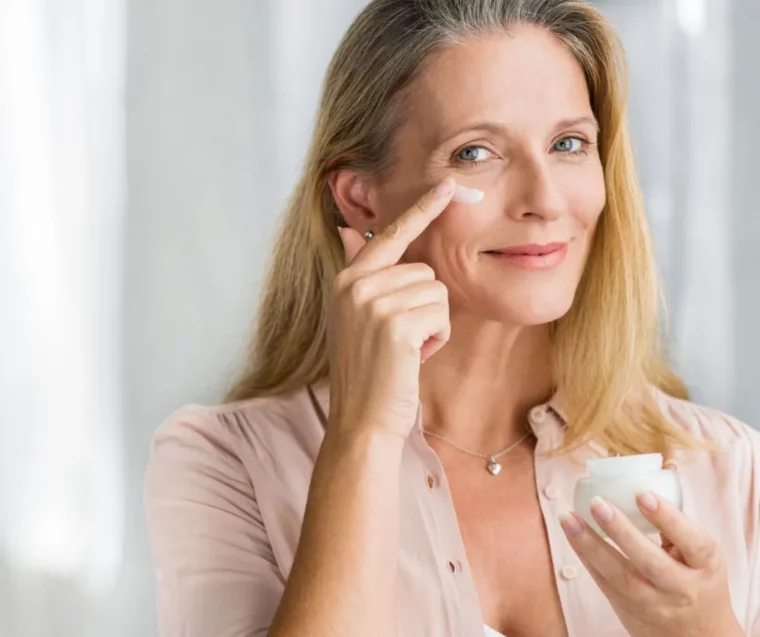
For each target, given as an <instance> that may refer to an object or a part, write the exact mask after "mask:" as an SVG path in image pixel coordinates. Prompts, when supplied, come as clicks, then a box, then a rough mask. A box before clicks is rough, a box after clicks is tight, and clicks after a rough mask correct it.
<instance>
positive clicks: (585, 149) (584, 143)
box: [452, 135, 595, 168]
mask: <svg viewBox="0 0 760 637" xmlns="http://www.w3.org/2000/svg"><path fill="white" fill-rule="evenodd" d="M568 139H577V140H578V141H579V142H580V143H581V147H580V148H579V149H578V150H575V151H572V152H562V151H557V152H559V153H560V154H562V155H570V156H571V157H583V156H585V155H588V153H589V151H590V149H591V147H592V146H595V144H594V143H593V142H590V141H588V140H586V139H584V138H583V137H578V136H577V135H568V136H566V137H563V138H561V139H558V140H557V141H556V142H555V144H554V145H553V146H552V148H555V147H556V146H557V144H559V143H560V142H563V141H565V140H568ZM475 148H482V149H483V150H485V151H486V152H488V153H490V154H491V155H493V154H494V153H492V152H491V151H490V150H488V148H486V147H485V146H482V145H480V144H473V145H472V146H465V147H464V148H462V149H460V150H458V151H457V152H456V153H454V157H453V158H452V161H453V163H454V164H455V165H457V166H460V167H462V168H474V167H475V166H479V165H480V164H484V163H485V162H486V161H488V160H487V159H485V160H480V161H467V160H465V159H459V155H461V154H462V153H463V152H464V151H466V150H472V149H475Z"/></svg>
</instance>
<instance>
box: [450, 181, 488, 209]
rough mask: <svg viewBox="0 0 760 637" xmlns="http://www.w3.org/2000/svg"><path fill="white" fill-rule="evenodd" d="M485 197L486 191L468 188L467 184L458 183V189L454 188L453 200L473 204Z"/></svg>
mask: <svg viewBox="0 0 760 637" xmlns="http://www.w3.org/2000/svg"><path fill="white" fill-rule="evenodd" d="M483 197H485V193H484V192H483V191H482V190H478V189H477V188H467V187H466V186H462V185H461V184H457V186H456V189H455V190H454V196H453V197H452V199H451V200H452V201H456V202H457V203H464V204H472V203H478V202H480V201H483Z"/></svg>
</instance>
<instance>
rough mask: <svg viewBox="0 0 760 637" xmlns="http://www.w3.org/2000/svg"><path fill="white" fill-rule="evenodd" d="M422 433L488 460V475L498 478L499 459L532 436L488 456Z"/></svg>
mask: <svg viewBox="0 0 760 637" xmlns="http://www.w3.org/2000/svg"><path fill="white" fill-rule="evenodd" d="M422 431H423V433H425V434H426V435H428V436H431V437H432V438H437V439H438V440H441V441H442V442H445V443H446V444H448V445H451V446H452V447H454V449H458V450H459V451H461V452H463V453H466V454H467V455H469V456H473V457H475V458H483V460H488V463H487V464H486V469H487V470H488V473H490V474H491V475H492V476H498V475H499V472H500V471H501V463H500V462H499V458H501V457H502V456H503V455H504V454H507V453H509V452H510V451H512V449H514V448H515V447H516V446H517V445H519V444H520V443H521V442H522V441H523V440H525V439H526V438H527V437H528V436H529V435H530V432H528V433H526V434H525V435H524V436H523V437H522V438H520V439H519V440H517V441H516V442H513V443H512V444H511V445H509V447H507V448H506V449H502V450H501V451H497V452H496V453H494V454H492V455H488V454H485V453H478V452H477V451H470V450H469V449H465V448H464V447H460V446H459V445H458V444H457V443H455V442H452V441H451V440H449V439H448V438H444V437H443V436H439V435H438V434H435V433H433V432H432V431H428V430H427V429H423V430H422Z"/></svg>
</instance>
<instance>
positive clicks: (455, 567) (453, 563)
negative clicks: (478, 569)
mask: <svg viewBox="0 0 760 637" xmlns="http://www.w3.org/2000/svg"><path fill="white" fill-rule="evenodd" d="M448 567H449V572H450V573H452V574H455V573H459V572H460V571H461V570H462V564H461V563H460V562H458V561H457V560H449V563H448Z"/></svg>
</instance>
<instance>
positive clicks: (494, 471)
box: [486, 458, 501, 476]
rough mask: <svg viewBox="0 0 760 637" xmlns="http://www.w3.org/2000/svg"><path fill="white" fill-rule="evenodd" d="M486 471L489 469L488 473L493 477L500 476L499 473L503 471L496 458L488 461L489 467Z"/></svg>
mask: <svg viewBox="0 0 760 637" xmlns="http://www.w3.org/2000/svg"><path fill="white" fill-rule="evenodd" d="M486 469H488V473H490V474H491V475H492V476H498V475H499V472H500V471H501V464H499V462H497V461H496V459H495V458H491V459H490V460H489V461H488V466H487V467H486Z"/></svg>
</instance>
